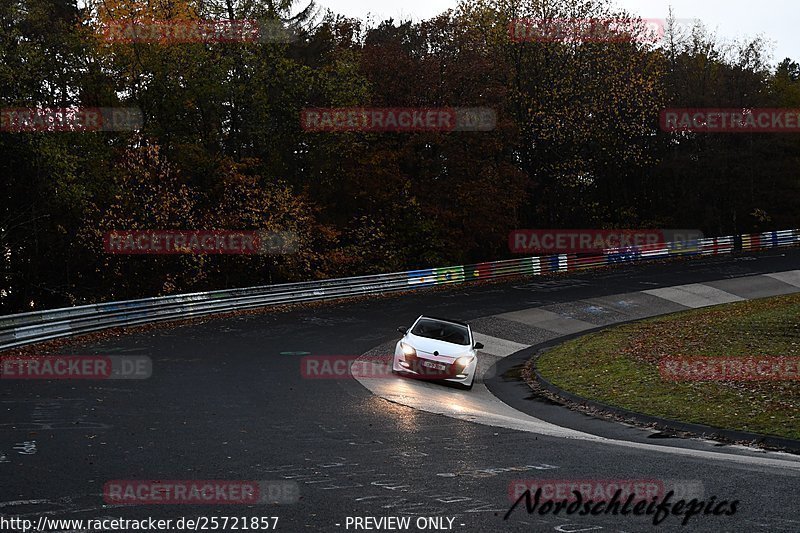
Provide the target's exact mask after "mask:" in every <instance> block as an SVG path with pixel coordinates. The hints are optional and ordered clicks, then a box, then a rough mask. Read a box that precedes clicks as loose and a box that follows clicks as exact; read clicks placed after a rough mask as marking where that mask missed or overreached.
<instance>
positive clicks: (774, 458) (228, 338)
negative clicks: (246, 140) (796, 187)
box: [0, 250, 800, 532]
mask: <svg viewBox="0 0 800 533" xmlns="http://www.w3.org/2000/svg"><path fill="white" fill-rule="evenodd" d="M798 268H800V251H798V250H786V251H769V252H764V253H761V254H755V255H751V256H743V257H736V258H731V257H720V258H710V259H703V260H694V261H687V262H678V263H671V264H666V265H664V264H655V265H640V266H626V267H619V268H615V269H612V270H606V271H597V272H592V271H589V272H585V273H580V274H571V275H569V276H553V277H548V278H536V279H533V280H523V281H519V280H518V281H515V282H509V283H506V284H499V285H488V286H476V285H465V286H458V287H454V288H452V289H449V290H445V291H428V292H421V293H414V294H409V295H403V296H395V297H387V298H381V299H372V300H362V301H358V302H345V303H339V304H331V305H325V306H320V307H318V308H314V309H308V308H303V309H295V310H290V311H288V312H266V313H264V314H261V315H245V316H238V317H226V318H209V319H206V320H204V321H202V322H200V323H193V324H191V325H185V326H180V327H167V328H163V329H156V330H149V331H138V332H136V331H134V332H131V333H130V334H127V335H124V336H120V337H109V338H106V339H105V340H102V341H97V342H95V343H93V344H91V345H81V344H75V345H73V346H70V347H68V348H64V349H63V350H62V351H61V352H62V353H64V354H81V355H87V354H102V355H146V356H149V357H150V358H151V359H152V361H153V374H152V377H151V378H150V379H147V380H141V381H60V382H59V381H27V380H21V381H7V380H3V381H1V382H0V387H1V388H0V403H2V405H0V428H2V429H1V431H0V472H2V479H3V483H2V484H1V485H0V517H2V518H8V517H24V518H27V519H32V520H34V522H35V521H37V520H38V518H39V517H40V516H48V517H52V518H70V519H80V518H83V519H99V518H112V517H122V518H136V519H142V518H147V517H153V518H159V519H168V518H172V519H177V518H179V517H200V516H205V517H213V516H216V517H223V516H246V517H253V516H256V517H260V516H277V517H279V521H278V525H277V530H278V531H393V530H394V531H396V530H397V529H389V528H381V529H369V530H368V529H363V528H362V529H355V528H354V527H353V525H350V526H349V527H347V524H348V521H347V518H348V517H351V518H353V517H368V516H369V517H376V518H377V517H386V516H396V517H410V518H411V527H410V528H409V529H405V530H401V531H436V530H437V529H434V528H426V529H417V528H416V527H415V521H416V519H417V518H418V517H438V518H451V519H453V521H452V526H451V527H452V529H450V531H562V532H575V531H608V532H634V531H636V532H638V531H644V532H647V531H713V532H723V531H731V532H734V531H736V532H738V531H755V532H768V531H769V532H773V531H775V532H789V531H791V532H797V531H800V517H798V509H800V503H798V502H800V498H798V491H799V490H800V467H798V465H800V463H799V462H798V461H797V458H796V457H794V456H786V455H782V454H776V453H771V452H770V453H764V452H752V451H750V450H742V449H740V448H738V447H735V446H718V447H716V448H718V451H719V452H720V453H726V454H731V455H735V456H737V457H742V458H744V459H742V460H731V461H726V460H717V459H711V458H709V457H705V456H703V455H702V454H699V455H693V454H682V453H678V454H675V453H661V452H659V451H654V450H652V449H651V448H649V447H647V446H641V447H639V446H620V445H615V444H611V443H608V442H604V441H603V440H602V439H574V438H565V437H564V436H558V435H555V434H546V433H536V432H532V431H523V430H517V429H511V428H509V427H496V426H490V425H485V424H478V423H474V422H472V421H469V420H462V419H458V418H453V417H450V416H442V415H440V414H434V413H430V412H426V411H423V410H420V409H415V408H412V407H408V406H405V405H400V404H398V403H395V402H391V401H387V400H385V399H383V398H381V397H379V396H376V395H375V394H373V393H372V392H371V391H370V390H369V389H367V388H366V387H364V386H363V385H362V384H361V383H359V382H358V381H356V380H354V379H352V378H346V379H331V380H312V379H305V378H304V377H303V376H302V375H301V366H300V356H298V355H287V353H288V352H295V353H296V352H309V353H311V354H314V355H350V356H358V355H361V354H364V353H367V352H370V350H374V349H375V348H376V347H379V346H384V345H387V344H391V342H393V341H394V340H396V339H397V338H398V337H399V335H398V334H397V333H396V328H397V326H401V325H409V324H410V323H411V322H412V321H413V320H414V319H415V318H416V317H417V316H418V315H420V314H422V313H427V314H432V315H435V316H447V317H453V318H457V319H461V320H467V321H476V320H479V319H481V318H482V317H488V316H493V315H498V314H502V313H508V312H513V311H516V310H522V309H528V308H531V307H537V306H544V305H549V304H558V303H560V302H571V301H575V300H580V299H586V298H594V297H602V296H605V295H613V294H620V293H626V292H631V291H640V290H645V289H655V288H659V287H670V286H674V285H681V284H686V283H702V282H708V281H713V280H721V279H733V278H741V277H745V276H749V275H754V274H766V273H773V272H784V271H789V270H796V269H798ZM397 379H398V380H399V379H400V378H397ZM418 385H420V386H422V387H425V388H432V387H437V388H438V389H436V390H437V391H438V392H437V394H438V395H441V394H448V393H452V395H453V398H455V399H456V401H457V399H458V398H459V397H460V396H459V395H463V394H470V392H464V391H460V390H456V389H451V388H448V387H444V386H441V385H436V384H431V383H421V384H414V385H411V386H418ZM437 397H439V398H440V397H441V396H437ZM554 409H555V408H554ZM559 409H560V408H559ZM548 416H549V417H550V421H551V422H556V423H558V422H559V420H561V418H559V417H560V416H561V415H559V414H558V413H550V414H549V415H548ZM570 416H571V415H569V414H567V413H564V414H563V420H564V421H567V420H568V419H569V418H570ZM585 424H589V425H588V426H587V425H584V426H582V427H580V428H578V429H579V430H581V431H586V430H591V429H596V428H595V426H592V425H591V423H588V422H586V423H585ZM606 424H607V423H606ZM569 431H573V430H572V429H571V430H569ZM605 431H611V432H612V433H613V432H614V431H621V432H626V431H628V430H627V429H617V430H612V429H607V430H605ZM606 436H608V435H606ZM615 436H617V437H622V438H624V437H625V435H622V434H620V433H615ZM639 437H641V436H639ZM631 439H633V440H635V438H634V436H631ZM651 440H653V444H657V445H665V446H666V445H670V446H671V445H672V444H678V445H682V446H683V447H684V448H683V449H692V448H694V449H698V448H703V447H708V446H710V445H709V444H708V443H698V442H694V443H691V442H688V443H678V442H674V443H672V442H668V443H664V442H661V439H651ZM669 440H675V439H669ZM751 457H756V458H759V457H763V458H764V459H766V461H763V462H758V461H751V460H750V459H749V458H751ZM532 478H538V479H551V480H590V479H593V480H603V479H605V480H663V481H664V482H669V483H673V482H675V481H683V482H685V485H686V486H695V487H697V486H698V485H699V486H701V487H702V492H703V496H704V497H705V498H706V500H709V499H710V498H711V497H716V501H717V502H719V501H722V500H728V501H732V500H738V501H739V504H738V507H737V512H736V514H735V515H733V516H713V515H708V516H704V515H700V516H696V517H693V518H692V519H691V520H690V521H689V523H688V525H686V526H682V525H681V519H680V518H678V517H673V516H670V517H668V518H667V519H666V520H664V522H662V523H661V524H660V525H659V526H655V525H653V520H652V516H632V515H628V516H622V515H617V516H615V515H612V514H600V515H596V516H592V515H589V516H578V515H572V516H563V515H561V516H554V515H553V514H545V515H540V514H538V513H534V514H530V515H529V514H527V513H526V512H525V509H524V506H522V507H520V508H517V509H516V510H515V511H514V512H513V513H512V514H511V515H510V517H509V518H508V520H504V519H503V518H504V515H505V514H506V512H507V511H508V509H509V507H510V506H511V500H510V498H509V484H510V483H511V482H512V481H513V480H519V479H532ZM109 480H291V481H294V482H296V483H297V484H298V486H299V490H300V500H299V501H298V502H297V503H293V504H286V505H246V506H231V505H147V506H129V505H125V506H122V505H108V504H105V503H104V500H103V497H102V492H103V485H104V484H105V483H106V482H108V481H109ZM448 523H449V521H448V520H444V527H447V525H448ZM3 530H4V531H6V530H8V531H10V530H11V529H10V528H4V529H3ZM58 530H59V531H70V530H71V529H69V528H62V529H58ZM227 530H232V528H228V529H227ZM239 530H242V529H241V527H240V529H239ZM438 530H440V531H441V530H446V529H438ZM84 531H85V529H84Z"/></svg>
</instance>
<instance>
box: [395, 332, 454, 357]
mask: <svg viewBox="0 0 800 533" xmlns="http://www.w3.org/2000/svg"><path fill="white" fill-rule="evenodd" d="M406 342H407V343H408V344H410V345H411V346H413V347H414V348H415V349H416V350H417V351H418V352H424V353H428V354H432V353H433V352H439V355H442V356H448V357H455V356H460V355H464V354H465V353H467V352H469V351H470V346H469V345H466V346H465V345H463V344H453V343H452V342H445V341H440V340H436V339H428V338H426V337H417V336H416V335H413V334H409V335H408V336H407V337H406Z"/></svg>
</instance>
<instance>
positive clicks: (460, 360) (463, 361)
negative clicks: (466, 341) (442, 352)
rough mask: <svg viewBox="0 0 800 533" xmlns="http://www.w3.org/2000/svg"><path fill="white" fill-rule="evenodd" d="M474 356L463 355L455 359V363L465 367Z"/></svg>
mask: <svg viewBox="0 0 800 533" xmlns="http://www.w3.org/2000/svg"><path fill="white" fill-rule="evenodd" d="M473 359H474V358H473V357H472V356H469V355H467V356H464V357H459V358H458V359H456V365H457V366H460V367H461V368H467V367H468V366H469V364H470V363H471V362H472V360H473Z"/></svg>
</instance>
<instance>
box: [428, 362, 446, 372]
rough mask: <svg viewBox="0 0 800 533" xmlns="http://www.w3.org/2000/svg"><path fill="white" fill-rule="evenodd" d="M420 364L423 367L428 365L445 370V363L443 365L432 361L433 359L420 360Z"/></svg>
mask: <svg viewBox="0 0 800 533" xmlns="http://www.w3.org/2000/svg"><path fill="white" fill-rule="evenodd" d="M422 366H425V367H428V368H434V369H436V370H446V369H447V365H443V364H441V363H434V362H433V361H422Z"/></svg>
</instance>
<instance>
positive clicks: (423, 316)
mask: <svg viewBox="0 0 800 533" xmlns="http://www.w3.org/2000/svg"><path fill="white" fill-rule="evenodd" d="M419 318H420V319H421V318H429V319H431V320H438V321H439V322H449V323H451V324H458V325H459V326H464V327H465V328H469V324H467V323H466V322H461V321H459V320H451V319H449V318H439V317H435V316H429V315H422V316H420V317H419ZM417 320H419V319H417Z"/></svg>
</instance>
